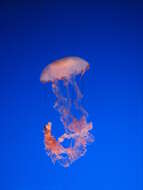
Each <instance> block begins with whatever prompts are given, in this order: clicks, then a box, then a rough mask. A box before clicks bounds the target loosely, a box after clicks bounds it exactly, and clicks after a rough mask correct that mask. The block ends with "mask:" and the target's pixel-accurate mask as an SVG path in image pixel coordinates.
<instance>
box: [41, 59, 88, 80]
mask: <svg viewBox="0 0 143 190" xmlns="http://www.w3.org/2000/svg"><path fill="white" fill-rule="evenodd" d="M88 68H89V64H88V62H87V61H86V60H84V59H82V58H79V57H66V58H63V59H60V60H57V61H54V62H52V63H51V64H49V65H48V66H46V67H45V69H44V70H43V72H42V74H41V77H40V81H41V82H43V83H46V82H50V81H51V82H54V81H57V80H63V79H66V80H69V78H70V77H71V76H73V75H77V74H83V73H84V72H85V71H86V70H87V69H88Z"/></svg>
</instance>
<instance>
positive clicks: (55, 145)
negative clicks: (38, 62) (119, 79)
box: [40, 57, 94, 167]
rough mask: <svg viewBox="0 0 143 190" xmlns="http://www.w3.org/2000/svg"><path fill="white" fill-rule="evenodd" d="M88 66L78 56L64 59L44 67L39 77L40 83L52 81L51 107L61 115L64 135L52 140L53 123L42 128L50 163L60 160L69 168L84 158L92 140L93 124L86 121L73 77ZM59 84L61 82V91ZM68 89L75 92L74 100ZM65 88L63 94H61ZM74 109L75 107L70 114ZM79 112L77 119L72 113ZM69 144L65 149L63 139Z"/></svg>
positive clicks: (84, 70) (81, 72) (85, 113)
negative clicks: (54, 98) (52, 105)
mask: <svg viewBox="0 0 143 190" xmlns="http://www.w3.org/2000/svg"><path fill="white" fill-rule="evenodd" d="M87 69H89V64H88V62H87V61H86V60H84V59H82V58H79V57H66V58H63V59H60V60H57V61H54V62H52V63H51V64H49V65H48V66H46V67H45V68H44V70H43V71H42V74H41V76H40V81H41V82H42V83H47V82H52V90H53V93H54V94H55V96H56V102H55V104H54V108H55V109H56V110H57V111H58V112H59V114H60V121H61V122H62V123H63V125H64V129H65V133H64V134H62V135H61V136H60V137H59V138H57V139H56V138H55V137H54V136H53V135H52V133H51V130H52V123H51V122H48V124H47V125H46V127H45V129H44V142H45V148H46V151H47V153H48V155H49V156H50V157H51V159H52V161H53V162H54V163H55V162H56V161H59V163H60V164H61V165H63V166H64V167H68V166H69V165H70V164H71V163H72V162H73V161H75V160H77V159H78V158H80V157H81V156H83V155H84V154H85V152H86V147H87V144H89V143H91V142H93V141H94V137H93V136H92V134H91V133H90V130H91V129H92V122H87V112H86V111H85V109H84V108H83V107H82V105H81V101H80V100H81V98H82V93H81V92H80V89H79V87H78V84H77V82H76V79H75V78H76V75H79V74H81V75H83V74H84V73H85V72H86V71H87ZM60 82H62V83H63V87H64V88H61V85H60V84H59V83H60ZM69 86H70V87H72V89H73V90H74V92H75V95H76V96H75V97H74V98H73V97H72V96H71V94H70V91H69ZM64 89H65V93H63V91H64ZM73 107H74V108H75V109H74V111H73ZM77 110H78V114H79V117H77V115H75V113H74V112H76V111H77ZM66 139H68V140H69V141H70V143H69V147H65V146H64V142H65V140H66Z"/></svg>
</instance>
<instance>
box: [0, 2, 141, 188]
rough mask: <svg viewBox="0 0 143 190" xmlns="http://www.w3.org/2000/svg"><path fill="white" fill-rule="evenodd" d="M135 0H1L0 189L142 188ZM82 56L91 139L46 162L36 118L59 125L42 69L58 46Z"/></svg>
mask: <svg viewBox="0 0 143 190" xmlns="http://www.w3.org/2000/svg"><path fill="white" fill-rule="evenodd" d="M142 52H143V3H141V1H140V2H139V1H108V2H107V1H103V0H101V1H90V0H89V1H66V2H64V1H60V0H59V1H58V0H57V1H55V0H53V1H52V0H51V1H48V0H47V1H46V0H45V1H43V0H41V1H39V2H38V3H37V2H34V1H33V2H32V1H27V2H26V1H25V2H24V1H3V2H1V3H0V147H1V153H0V189H5V190H9V189H11V190H25V189H26V190H64V189H68V190H77V189H78V190H79V189H81V190H87V189H96V190H97V189H98V190H111V189H114V190H115V189H116V190H118V189H119V190H121V189H122V190H124V189H125V190H128V189H129V190H135V189H136V190H142V189H143V180H142V179H143V87H142V84H143V53H142ZM70 55H74V56H80V57H82V58H85V59H86V60H88V62H89V64H90V70H89V71H88V72H87V73H86V74H85V75H84V77H83V78H82V80H81V84H80V88H81V91H82V92H83V94H84V98H83V105H84V107H85V108H86V109H87V110H88V112H89V120H91V121H92V122H93V126H94V129H93V133H94V135H95V139H96V141H95V143H94V144H92V145H90V146H89V147H88V151H87V153H86V155H85V156H84V157H83V158H81V159H79V160H78V161H76V162H75V163H74V164H73V165H72V166H71V167H70V168H68V169H65V168H63V167H61V166H60V165H58V164H56V165H55V166H54V165H53V164H52V162H51V160H50V159H49V157H48V156H47V155H46V153H45V150H44V144H43V126H44V124H45V123H46V122H48V121H52V122H53V130H54V131H55V133H56V134H59V133H60V130H63V128H62V124H61V123H60V121H59V116H58V113H57V112H56V111H55V110H54V109H53V108H52V106H53V103H54V101H55V97H54V96H53V94H52V93H51V86H50V84H49V85H45V86H44V85H42V84H41V83H40V80H39V79H40V74H41V71H42V69H43V68H44V67H45V66H46V65H47V64H48V63H50V62H51V61H53V60H56V59H58V58H61V57H65V56H70Z"/></svg>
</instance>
